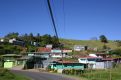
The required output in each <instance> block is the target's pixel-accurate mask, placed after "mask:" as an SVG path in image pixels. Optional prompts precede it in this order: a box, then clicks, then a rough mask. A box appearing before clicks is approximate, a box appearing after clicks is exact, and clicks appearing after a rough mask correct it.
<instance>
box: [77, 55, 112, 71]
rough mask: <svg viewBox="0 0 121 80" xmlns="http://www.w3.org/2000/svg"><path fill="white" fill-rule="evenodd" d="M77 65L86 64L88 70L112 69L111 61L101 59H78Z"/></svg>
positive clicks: (90, 57)
mask: <svg viewBox="0 0 121 80" xmlns="http://www.w3.org/2000/svg"><path fill="white" fill-rule="evenodd" d="M78 61H79V63H84V64H88V68H91V69H107V68H112V66H113V59H109V58H105V59H104V58H101V57H92V56H88V57H80V58H79V59H78Z"/></svg>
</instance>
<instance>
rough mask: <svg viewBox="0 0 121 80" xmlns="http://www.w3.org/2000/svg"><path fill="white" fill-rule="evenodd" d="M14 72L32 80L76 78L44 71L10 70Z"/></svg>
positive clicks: (68, 79) (69, 79) (70, 79)
mask: <svg viewBox="0 0 121 80" xmlns="http://www.w3.org/2000/svg"><path fill="white" fill-rule="evenodd" d="M12 72H13V73H15V74H20V75H24V76H27V77H29V78H30V79H32V80H76V79H72V78H69V77H64V76H63V75H61V74H51V73H45V72H32V71H20V70H12Z"/></svg>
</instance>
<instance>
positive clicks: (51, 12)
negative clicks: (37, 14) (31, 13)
mask: <svg viewBox="0 0 121 80" xmlns="http://www.w3.org/2000/svg"><path fill="white" fill-rule="evenodd" d="M47 3H48V8H49V12H50V16H51V19H52V23H53V27H54V31H55V35H56V39H57V41H58V45H57V46H58V47H59V48H60V49H61V50H62V51H61V54H62V69H63V49H62V48H61V47H62V45H60V42H59V38H58V33H57V29H56V25H55V20H54V16H53V11H52V8H51V4H50V0H47Z"/></svg>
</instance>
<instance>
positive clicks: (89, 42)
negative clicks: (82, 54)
mask: <svg viewBox="0 0 121 80" xmlns="http://www.w3.org/2000/svg"><path fill="white" fill-rule="evenodd" d="M60 42H61V43H64V46H65V47H71V48H73V45H87V46H89V47H92V48H94V47H97V48H102V46H103V43H101V42H100V41H99V40H97V41H92V40H69V39H60ZM106 45H107V46H108V47H110V48H112V49H115V48H117V46H116V43H115V42H113V41H109V42H108V43H107V44H106Z"/></svg>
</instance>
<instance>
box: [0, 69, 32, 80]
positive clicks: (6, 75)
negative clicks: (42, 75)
mask: <svg viewBox="0 0 121 80" xmlns="http://www.w3.org/2000/svg"><path fill="white" fill-rule="evenodd" d="M0 80H30V79H28V78H25V77H23V76H20V75H15V74H13V73H11V72H10V71H9V70H7V69H2V68H0Z"/></svg>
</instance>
